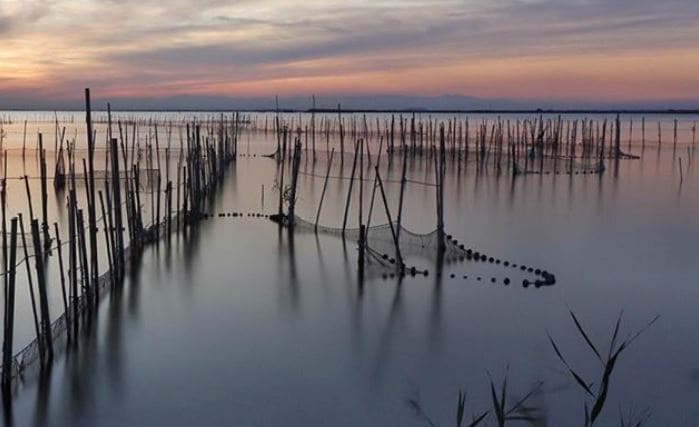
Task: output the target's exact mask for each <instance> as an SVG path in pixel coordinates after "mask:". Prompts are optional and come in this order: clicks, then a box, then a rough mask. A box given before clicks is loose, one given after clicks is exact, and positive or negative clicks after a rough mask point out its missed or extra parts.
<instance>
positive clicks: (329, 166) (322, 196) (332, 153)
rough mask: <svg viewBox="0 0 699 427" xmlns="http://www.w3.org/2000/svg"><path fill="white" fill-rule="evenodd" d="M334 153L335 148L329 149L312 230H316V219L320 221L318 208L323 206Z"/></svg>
mask: <svg viewBox="0 0 699 427" xmlns="http://www.w3.org/2000/svg"><path fill="white" fill-rule="evenodd" d="M334 155H335V148H333V149H332V150H331V151H330V159H329V160H328V169H327V170H326V172H325V179H324V180H323V191H321V193H320V202H318V212H316V223H315V225H314V227H313V229H314V231H315V232H316V233H317V232H318V221H320V210H321V208H322V207H323V200H324V199H325V190H327V188H328V178H329V177H330V169H331V168H332V165H333V156H334Z"/></svg>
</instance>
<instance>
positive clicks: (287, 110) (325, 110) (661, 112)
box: [0, 108, 699, 115]
mask: <svg viewBox="0 0 699 427" xmlns="http://www.w3.org/2000/svg"><path fill="white" fill-rule="evenodd" d="M0 111H5V112H32V111H50V112H53V111H57V112H58V111H61V112H81V111H84V110H83V109H81V108H64V109H44V108H3V109H0ZM92 111H93V112H107V110H106V109H94V108H93V110H92ZM112 112H115V113H235V112H239V113H277V112H279V113H314V112H315V113H320V114H337V113H338V112H342V113H347V114H361V113H369V114H391V113H392V114H508V115H510V114H635V115H638V114H649V115H665V114H673V115H694V114H699V109H618V110H615V109H492V110H490V109H463V110H453V109H449V110H442V109H374V108H369V109H362V108H348V109H344V108H343V109H341V110H338V109H330V108H316V109H301V108H298V109H294V108H280V109H278V110H277V109H274V108H240V109H224V108H149V109H144V108H113V109H112Z"/></svg>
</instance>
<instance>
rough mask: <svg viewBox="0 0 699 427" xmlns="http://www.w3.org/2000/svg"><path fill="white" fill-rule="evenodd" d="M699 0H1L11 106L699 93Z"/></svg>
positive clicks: (0, 56) (2, 69)
mask: <svg viewBox="0 0 699 427" xmlns="http://www.w3.org/2000/svg"><path fill="white" fill-rule="evenodd" d="M698 22H699V1H697V0H606V1H605V0H429V1H428V0H422V1H418V0H373V1H372V0H304V1H293V0H0V43H1V44H0V108H11V107H13V106H17V105H27V104H32V103H33V102H34V103H39V102H41V101H45V100H47V99H50V100H54V101H55V100H58V101H60V100H72V99H79V98H80V97H81V96H82V89H83V88H84V87H91V88H92V90H93V92H94V93H98V94H99V95H100V96H101V97H105V98H114V99H119V98H130V99H133V98H156V99H157V98H163V97H169V96H177V95H196V96H200V97H201V96H230V97H242V98H245V97H251V98H252V97H267V98H269V97H274V96H275V95H279V96H289V97H290V96H307V95H310V94H316V95H317V96H319V97H323V96H331V95H352V96H374V95H387V94H392V95H410V96H423V97H434V96H440V95H445V94H450V95H464V96H473V97H479V98H488V99H489V98H502V99H511V100H528V101H534V102H536V101H547V100H548V101H551V100H553V101H565V102H572V103H575V102H579V103H589V102H616V101H619V102H645V101H648V102H653V101H661V100H677V101H678V102H680V101H681V102H685V103H686V102H693V101H695V100H699V25H698V24H697V23H698Z"/></svg>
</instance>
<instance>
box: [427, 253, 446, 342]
mask: <svg viewBox="0 0 699 427" xmlns="http://www.w3.org/2000/svg"><path fill="white" fill-rule="evenodd" d="M443 281H444V252H442V251H438V252H437V258H436V260H435V275H434V286H433V288H432V303H431V306H430V321H429V322H430V323H429V328H428V333H429V336H428V341H429V343H430V345H429V348H430V350H432V351H436V350H438V348H439V347H440V344H441V341H442V335H443V334H444V325H443V322H442V283H443Z"/></svg>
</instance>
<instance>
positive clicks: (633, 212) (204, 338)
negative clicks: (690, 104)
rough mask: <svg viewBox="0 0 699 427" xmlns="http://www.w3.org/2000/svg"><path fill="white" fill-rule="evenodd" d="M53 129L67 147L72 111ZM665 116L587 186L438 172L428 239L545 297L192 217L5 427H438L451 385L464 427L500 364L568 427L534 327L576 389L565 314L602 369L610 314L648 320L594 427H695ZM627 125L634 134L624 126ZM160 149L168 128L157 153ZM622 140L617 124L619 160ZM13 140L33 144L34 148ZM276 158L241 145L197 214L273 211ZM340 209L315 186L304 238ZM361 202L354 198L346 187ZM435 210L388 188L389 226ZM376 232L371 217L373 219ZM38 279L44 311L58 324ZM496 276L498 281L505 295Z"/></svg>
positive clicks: (419, 219)
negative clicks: (442, 239) (543, 282)
mask: <svg viewBox="0 0 699 427" xmlns="http://www.w3.org/2000/svg"><path fill="white" fill-rule="evenodd" d="M3 114H4V115H5V116H6V117H9V115H10V114H13V115H15V116H13V124H12V125H9V124H8V125H5V129H6V131H7V134H6V135H7V138H6V140H5V148H8V149H10V151H11V153H10V157H9V158H8V177H16V176H19V175H24V174H28V175H30V176H31V175H34V174H35V173H36V172H35V171H36V165H35V161H33V160H31V159H33V158H31V159H28V160H26V161H25V162H22V160H21V156H19V154H18V153H17V152H16V150H15V149H16V148H17V147H21V145H22V134H23V130H22V127H23V119H22V118H21V117H24V116H21V115H20V113H3ZM22 114H25V115H26V117H29V119H28V120H35V122H31V123H33V124H32V125H30V126H29V127H30V129H32V130H31V131H30V134H31V135H34V134H35V132H36V129H37V128H42V129H45V130H44V132H48V133H49V134H50V135H51V137H45V142H46V141H48V142H47V145H49V146H51V147H52V146H53V124H52V123H51V122H50V120H53V118H52V114H50V113H22ZM27 114H28V115H27ZM32 114H33V115H34V116H32ZM63 114H64V115H62V116H60V117H59V118H60V120H62V121H63V122H64V123H66V127H67V129H74V128H75V129H76V131H77V132H78V135H79V137H78V144H79V143H80V137H82V136H81V135H82V133H83V132H84V130H82V128H81V127H79V126H78V125H77V124H76V123H77V122H78V121H79V120H81V119H82V118H81V116H80V115H75V116H74V118H71V117H73V116H72V115H71V114H70V113H63ZM158 114H160V113H158ZM0 116H2V115H0ZM202 116H203V117H205V115H202ZM46 117H48V118H46ZM180 117H181V116H180ZM184 117H191V115H185V116H184ZM37 118H40V119H42V120H44V121H42V122H36V119H37ZM482 118H483V117H482V116H479V117H477V118H474V120H481V119H482ZM383 119H384V118H382V120H383ZM490 119H491V120H493V119H494V117H490ZM673 119H674V117H672V116H657V117H656V116H651V117H648V118H647V120H648V122H647V126H648V128H647V135H648V136H647V139H648V141H654V140H655V141H656V142H648V143H647V146H646V148H645V151H643V153H642V154H643V155H642V158H641V159H640V160H623V161H620V162H619V164H618V167H613V165H608V167H607V171H606V172H605V173H604V174H603V175H602V176H597V175H580V176H572V177H571V176H566V175H545V176H534V175H530V176H522V177H518V178H517V179H516V180H515V181H514V182H513V181H512V180H511V179H510V178H509V177H508V176H503V177H498V176H496V175H495V174H483V175H476V174H475V170H474V168H471V169H468V170H466V171H462V173H461V174H460V175H457V174H456V171H455V170H453V168H450V169H448V172H447V177H446V201H445V203H446V206H445V211H446V212H445V215H446V218H445V220H446V229H447V233H449V234H452V235H453V236H454V237H455V238H457V239H459V241H462V242H464V243H465V244H466V245H467V246H470V247H473V248H477V249H478V250H482V251H485V252H486V253H488V254H490V255H493V256H495V257H499V258H502V259H503V260H511V261H512V262H516V263H519V264H526V265H531V266H537V267H542V268H546V269H548V270H549V271H551V272H553V273H555V274H556V278H557V283H556V285H555V286H552V287H542V288H538V289H537V288H534V287H531V286H530V287H528V288H524V287H522V286H521V280H519V279H518V278H520V276H518V275H517V273H516V272H514V271H512V269H507V268H505V267H503V266H501V265H493V264H483V263H475V262H457V263H452V264H448V265H446V266H445V270H444V274H443V275H442V276H441V277H437V275H436V274H430V275H429V276H427V277H423V276H419V277H415V278H406V279H405V280H403V281H402V282H401V281H398V280H397V279H382V278H381V277H374V276H371V277H369V278H368V279H367V280H366V282H365V283H364V286H360V285H359V283H358V280H357V245H356V243H355V242H351V241H348V242H346V243H345V244H343V242H342V240H341V239H339V238H337V237H335V236H330V235H323V234H321V235H318V236H316V235H314V234H313V233H303V232H298V233H296V234H294V235H293V236H290V235H289V234H288V233H287V231H286V230H280V229H279V228H278V227H277V226H276V225H274V224H273V223H271V222H269V221H268V220H265V219H263V218H256V217H255V218H252V217H247V216H246V217H243V218H233V217H225V218H218V217H214V218H212V219H208V220H205V221H203V222H202V223H200V224H199V225H198V226H197V227H196V229H195V230H193V232H192V233H191V234H189V235H187V236H186V237H185V236H183V235H177V236H173V238H172V240H171V241H169V242H165V241H164V242H162V243H161V244H160V245H159V246H157V247H151V248H148V249H146V251H145V252H144V254H143V257H142V262H141V263H139V265H140V267H139V268H138V269H136V271H133V272H132V275H131V277H130V278H129V279H128V280H127V281H126V283H125V284H124V286H123V289H122V290H121V291H119V292H114V293H111V294H110V295H109V296H108V297H107V298H106V299H105V300H104V301H103V302H102V305H101V308H100V311H99V315H98V319H97V321H96V322H95V324H94V325H93V326H94V327H93V329H92V330H91V332H90V333H89V334H87V336H86V337H85V338H84V340H83V341H82V342H81V344H80V348H79V350H78V351H74V352H69V353H67V354H63V355H61V356H60V357H58V359H57V361H56V363H55V364H54V366H53V369H52V371H51V372H50V373H49V375H47V376H45V377H44V378H42V379H41V380H39V379H28V380H27V381H26V382H24V383H23V384H22V385H21V386H20V389H19V391H18V393H17V397H16V398H15V401H14V407H13V418H14V422H15V425H18V426H23V425H39V426H41V425H46V426H76V425H79V426H94V425H100V426H102V425H104V426H122V425H144V426H145V425H171V426H185V425H192V424H195V425H241V426H244V425H250V426H253V425H255V426H257V425H285V426H309V425H332V426H386V425H404V426H410V425H424V424H425V423H424V421H421V420H420V419H419V418H417V417H416V416H415V414H414V413H413V411H411V409H410V408H409V406H408V404H407V400H408V399H412V398H419V400H420V402H421V404H422V405H423V407H424V408H425V411H426V412H427V413H428V414H429V416H430V417H431V418H432V419H433V420H434V421H435V423H436V424H438V425H440V426H441V425H444V426H446V425H453V419H454V411H455V408H456V398H457V393H458V391H459V390H460V389H461V390H466V391H467V392H468V399H467V403H466V412H467V414H469V416H470V413H471V412H473V413H478V412H482V411H484V410H487V409H490V405H491V400H490V389H489V383H488V375H487V372H490V374H491V375H492V376H493V377H494V378H495V379H496V380H498V381H499V380H500V379H501V378H502V377H503V376H504V375H505V373H506V372H507V371H508V369H509V388H510V390H511V392H512V397H511V398H512V399H516V397H517V396H519V397H521V396H522V395H524V394H525V393H526V392H527V391H529V389H530V388H531V387H532V385H533V384H535V383H536V382H537V381H543V382H544V387H543V390H544V393H542V394H541V395H539V396H537V397H536V399H535V400H534V401H533V403H535V404H536V405H539V406H541V407H542V408H544V409H545V410H546V412H547V414H548V419H549V425H554V426H567V425H580V424H582V414H583V404H584V395H583V394H582V393H581V390H580V388H578V387H577V385H575V384H574V382H573V381H572V379H571V378H570V376H569V375H568V374H567V372H566V371H565V369H564V367H563V366H562V365H561V363H560V362H559V361H558V359H557V358H556V355H555V353H554V352H553V350H552V348H551V345H550V344H549V342H548V339H547V332H548V333H549V334H551V336H553V337H555V339H556V340H557V342H558V344H559V346H560V347H561V349H562V350H563V351H564V353H565V354H566V356H567V357H568V359H569V360H570V362H571V363H572V364H573V365H574V366H575V368H576V369H578V370H579V371H581V372H584V373H585V374H586V377H590V379H593V378H594V379H595V381H596V383H597V381H598V378H599V374H600V373H601V369H602V368H601V366H600V364H599V363H598V362H596V359H594V356H593V355H592V354H591V353H590V352H589V350H588V349H587V347H586V345H585V343H584V341H583V340H582V339H581V338H580V336H579V335H578V333H577V331H576V329H575V325H574V324H573V322H572V320H571V319H570V316H569V314H568V310H569V309H572V310H573V311H575V313H576V314H577V315H578V317H579V318H580V320H581V321H582V322H583V323H584V325H585V327H586V329H587V330H588V332H589V333H590V335H591V338H592V339H593V340H594V341H595V342H596V343H598V345H599V346H600V347H602V348H603V351H605V352H606V348H607V347H606V346H607V344H608V341H609V339H610V336H611V333H612V330H613V327H614V322H615V321H616V318H617V317H618V315H619V312H620V311H622V310H623V311H624V321H623V324H622V331H623V332H624V333H626V332H632V331H635V330H637V329H639V328H641V327H642V326H643V325H644V324H645V323H647V322H648V321H649V320H650V319H652V318H653V317H654V316H655V315H660V316H661V318H660V320H659V321H658V322H657V323H656V324H655V325H654V326H653V327H652V328H651V329H649V330H648V331H647V332H646V333H645V334H644V335H642V336H641V337H640V338H639V339H638V341H636V342H635V343H634V345H633V346H632V347H631V348H630V349H629V350H628V352H627V353H624V354H623V355H622V358H621V360H620V362H619V366H618V368H617V370H615V373H614V377H613V380H612V388H611V392H610V397H609V401H608V402H607V406H606V409H605V415H606V416H605V417H604V422H603V423H600V425H618V420H619V417H618V413H619V408H621V410H622V411H623V412H624V413H627V412H628V411H636V412H639V411H642V410H644V409H645V408H649V409H650V411H651V413H652V418H651V422H650V424H651V425H672V426H693V425H699V413H698V412H699V410H697V408H698V407H699V405H698V402H699V381H698V379H697V378H698V376H699V362H697V360H699V344H698V343H697V340H696V328H697V324H698V320H699V317H698V314H697V306H698V304H699V287H697V277H699V263H698V262H697V261H698V258H697V249H696V248H697V242H699V221H698V220H697V218H699V176H698V175H697V173H696V172H695V167H696V166H695V164H696V162H697V161H699V158H697V157H699V156H695V155H694V152H693V151H691V150H690V151H687V147H688V146H691V130H690V129H691V125H692V121H693V120H695V119H696V118H694V117H689V116H687V117H680V133H679V144H678V147H677V149H676V150H674V151H673V147H672V126H673ZM71 120H72V121H73V122H72V123H71ZM258 120H260V122H261V120H263V119H258ZM625 120H628V118H625ZM634 120H635V124H636V126H637V124H638V123H640V117H638V118H635V119H634ZM658 120H661V122H662V126H663V135H664V136H663V144H662V147H661V148H660V149H658V148H657V121H658ZM625 123H627V122H625ZM66 132H67V134H68V133H69V132H70V130H67V131H66ZM139 132H141V131H139ZM142 132H144V133H148V130H147V129H145V130H142ZM163 132H164V131H163ZM99 135H102V138H103V137H104V136H103V133H102V134H100V133H98V141H99V140H100V136H99ZM144 138H145V136H144ZM161 138H163V136H162V135H161ZM177 138H178V136H177V132H174V133H173V137H172V139H173V144H175V143H176V141H177ZM626 139H628V134H627V133H626V130H625V133H624V136H622V140H623V141H626ZM639 139H640V129H639V128H638V127H635V128H634V134H633V136H632V140H633V141H632V149H631V151H632V152H634V153H636V154H641V147H640V140H639ZM163 140H164V139H163ZM30 141H31V145H30V146H31V147H33V146H34V143H35V138H32V139H31V140H30ZM336 143H337V142H336V141H332V144H333V145H334V146H335V145H336ZM161 144H162V142H161ZM275 145H276V142H275V141H274V135H273V133H269V134H268V135H266V136H265V135H264V134H263V133H254V134H247V133H246V134H244V135H243V136H242V138H241V141H240V142H239V150H240V151H241V153H243V154H246V156H245V157H242V156H241V157H240V158H239V159H238V160H237V162H236V164H235V166H233V168H232V170H231V171H230V173H229V174H228V175H227V178H226V180H225V183H224V185H223V187H222V188H221V189H220V193H219V194H218V195H217V197H216V199H215V200H214V202H213V203H212V206H211V212H213V213H219V212H246V213H247V212H253V213H262V212H264V213H274V212H276V209H277V204H276V203H277V202H276V200H277V199H276V197H277V193H276V189H275V186H274V184H275V179H276V172H277V165H276V163H275V161H274V160H272V159H268V158H265V157H261V156H260V155H261V154H269V153H270V152H271V151H272V150H273V148H274V146H275ZM320 145H323V148H324V140H323V143H322V144H320ZM624 145H626V143H624ZM319 148H320V146H319ZM375 150H376V147H374V151H375ZM248 153H249V156H247V154H248ZM253 155H256V156H253ZM679 158H682V163H683V166H682V167H683V175H684V180H683V182H682V183H681V184H680V171H679V160H678V159H679ZM351 160H352V159H351V155H350V154H346V155H345V161H344V165H343V167H344V171H340V169H339V167H340V166H339V163H336V164H335V167H334V168H333V173H332V175H334V176H339V175H340V174H344V175H348V174H349V171H350V168H351ZM335 161H336V162H338V159H337V158H336V160H335ZM326 162H327V158H326V153H325V152H322V153H320V152H319V154H318V158H317V161H316V162H315V164H314V163H313V161H312V160H310V159H309V160H306V159H305V158H304V160H302V164H301V170H302V175H301V176H300V182H299V190H298V192H299V202H298V203H299V205H298V208H297V210H298V214H299V215H300V216H301V217H303V218H306V219H309V220H312V219H313V218H314V216H315V210H316V209H317V204H318V200H319V198H320V192H321V189H322V185H323V181H322V178H321V179H319V178H317V177H315V176H312V175H320V176H322V175H323V174H324V173H325V169H326V166H327V163H326ZM383 162H385V159H384V160H383ZM49 164H51V161H49ZM384 167H385V164H384ZM399 174H400V168H399V167H398V166H397V165H395V164H394V166H393V167H392V168H388V169H387V170H385V177H386V180H387V181H388V182H387V192H388V195H389V197H388V198H389V204H390V205H391V207H392V208H393V209H395V207H396V206H397V204H398V184H397V183H395V182H393V180H396V179H398V177H399ZM433 174H434V171H433V168H432V165H431V163H430V161H427V160H416V161H414V162H411V163H410V164H409V175H410V178H412V179H414V180H418V181H433ZM370 176H372V175H370V174H369V171H368V170H367V177H370ZM34 184H35V183H34ZM34 184H33V185H34ZM36 185H38V184H36ZM263 187H264V197H263V195H262V192H263V190H262V188H263ZM33 188H34V187H33ZM37 188H38V187H37ZM367 188H370V183H368V184H367ZM9 193H10V196H9V201H8V213H9V214H10V215H14V214H15V213H17V212H26V209H27V208H26V206H24V205H25V204H26V198H25V197H24V182H23V181H18V180H10V184H9ZM346 193H347V182H346V181H343V180H338V179H332V180H331V181H330V183H329V185H328V192H327V195H326V200H325V205H324V211H323V217H322V220H321V223H322V224H324V225H327V226H331V227H339V226H340V225H341V222H342V212H343V206H344V200H345V197H346ZM62 197H65V196H55V197H54V196H53V191H51V192H50V195H49V199H50V217H51V222H53V221H58V222H59V224H64V222H65V219H64V216H65V214H64V213H61V211H62V208H61V209H59V208H58V206H61V207H62V206H63V204H64V199H63V198H62ZM365 197H366V201H367V202H366V203H368V200H369V198H370V191H369V190H367V189H366V188H365ZM434 201H435V195H434V188H433V187H431V186H426V185H420V184H411V185H409V187H408V197H407V200H406V202H405V203H406V204H405V212H406V213H405V218H404V224H405V226H406V227H407V228H408V229H410V230H412V231H415V232H422V233H425V232H429V231H431V230H433V229H434V228H435V223H436V219H435V208H434V204H435V202H434ZM145 204H146V205H147V204H148V202H146V203H145ZM355 205H356V203H355ZM35 209H36V207H35ZM354 209H355V207H353V209H352V210H351V215H350V218H351V219H350V226H351V227H355V226H356V222H357V220H356V218H357V214H356V210H354ZM377 212H378V211H377ZM383 222H385V217H384V216H383V214H382V213H378V214H376V216H375V217H374V218H373V219H372V223H376V224H378V223H383ZM64 229H65V228H64ZM52 258H55V257H52ZM54 262H55V261H54ZM410 263H411V264H416V265H418V266H421V267H423V268H427V269H429V270H430V271H431V272H433V271H434V266H433V265H432V264H431V261H429V260H428V259H423V258H421V257H419V256H413V257H411V258H410ZM105 264H106V262H105V261H103V262H102V265H103V266H104V265H105ZM49 268H52V267H51V265H49ZM53 271H54V273H50V275H51V274H53V276H52V277H51V278H50V281H51V282H50V286H51V298H52V306H51V307H52V310H53V311H52V314H53V313H55V314H56V315H58V314H59V313H60V312H61V303H60V294H59V291H58V281H57V279H56V277H55V274H56V273H55V270H53ZM20 273H21V274H20V276H21V275H22V274H24V273H23V272H22V269H20ZM452 274H454V278H452V277H451V275H452ZM464 276H468V278H467V279H464ZM478 276H481V277H483V278H484V280H483V281H478V280H477V279H476V278H477V277H478ZM490 277H496V278H497V279H498V280H497V283H495V284H493V283H490V281H489V280H488V279H489V278H490ZM504 277H511V278H513V279H517V280H513V283H512V284H511V285H509V286H505V285H504V284H503V281H502V278H504ZM18 280H19V281H20V282H21V281H22V280H26V279H25V278H24V276H22V277H19V278H18ZM21 283H25V282H21ZM24 286H26V284H25V285H24ZM18 287H19V288H21V289H24V287H23V286H22V285H20V284H18ZM17 298H18V309H17V310H18V313H17V319H18V320H17V322H18V324H17V328H18V329H17V334H18V335H19V337H18V338H17V339H18V340H19V341H20V342H19V343H18V344H17V346H16V347H17V349H18V350H19V349H21V348H22V347H23V346H24V345H25V344H26V343H28V342H29V340H31V338H32V330H33V326H32V324H31V314H30V312H29V310H28V305H27V299H28V296H27V295H26V291H22V290H18V296H17ZM492 422H493V420H492V419H491V425H492ZM515 425H516V424H515Z"/></svg>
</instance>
